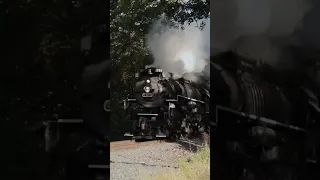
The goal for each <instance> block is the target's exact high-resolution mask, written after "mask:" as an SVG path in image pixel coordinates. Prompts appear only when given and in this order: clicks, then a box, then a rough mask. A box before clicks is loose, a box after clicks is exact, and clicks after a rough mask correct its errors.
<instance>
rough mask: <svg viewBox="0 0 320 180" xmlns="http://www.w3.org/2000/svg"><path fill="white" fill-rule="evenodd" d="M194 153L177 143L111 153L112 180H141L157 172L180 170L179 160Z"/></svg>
mask: <svg viewBox="0 0 320 180" xmlns="http://www.w3.org/2000/svg"><path fill="white" fill-rule="evenodd" d="M191 155H192V153H191V152H190V151H188V150H186V149H184V148H183V147H182V146H181V145H179V144H176V143H162V144H155V145H148V146H143V147H139V148H136V149H128V150H121V151H113V152H111V153H110V173H111V178H110V179H111V180H139V179H141V177H143V176H146V175H147V174H150V173H155V172H170V171H172V170H177V169H178V168H179V159H180V158H181V157H189V156H191Z"/></svg>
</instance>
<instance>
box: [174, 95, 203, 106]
mask: <svg viewBox="0 0 320 180" xmlns="http://www.w3.org/2000/svg"><path fill="white" fill-rule="evenodd" d="M177 97H178V98H179V97H181V98H184V99H187V100H192V101H195V102H199V103H202V104H205V102H204V101H200V100H197V99H193V98H189V97H185V96H181V95H177Z"/></svg>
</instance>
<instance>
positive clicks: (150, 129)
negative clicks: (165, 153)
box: [124, 68, 210, 139]
mask: <svg viewBox="0 0 320 180" xmlns="http://www.w3.org/2000/svg"><path fill="white" fill-rule="evenodd" d="M135 77H136V82H135V90H134V91H135V97H134V98H130V99H126V100H125V101H124V109H126V110H127V113H128V116H129V119H130V120H132V121H133V129H132V132H130V133H126V134H125V136H131V137H133V138H134V139H156V138H173V137H179V136H181V135H184V136H190V135H195V134H197V133H198V132H203V131H206V130H208V113H209V103H208V102H209V97H210V95H209V91H208V86H206V85H205V84H196V83H193V82H191V81H188V80H186V79H183V78H180V79H173V78H172V75H171V76H170V77H167V76H165V73H164V72H163V70H162V69H159V68H147V69H141V70H140V71H139V72H137V73H136V74H135Z"/></svg>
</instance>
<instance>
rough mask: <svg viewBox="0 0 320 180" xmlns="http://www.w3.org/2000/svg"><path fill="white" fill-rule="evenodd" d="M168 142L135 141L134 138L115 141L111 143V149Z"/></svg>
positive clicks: (116, 149) (124, 148)
mask: <svg viewBox="0 0 320 180" xmlns="http://www.w3.org/2000/svg"><path fill="white" fill-rule="evenodd" d="M160 143H166V142H165V141H157V140H154V141H145V142H135V141H134V140H124V141H114V142H111V143H110V151H119V150H126V149H135V148H138V147H142V146H148V145H152V144H160Z"/></svg>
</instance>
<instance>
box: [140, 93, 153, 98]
mask: <svg viewBox="0 0 320 180" xmlns="http://www.w3.org/2000/svg"><path fill="white" fill-rule="evenodd" d="M142 97H152V93H142Z"/></svg>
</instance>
